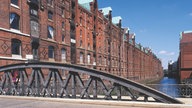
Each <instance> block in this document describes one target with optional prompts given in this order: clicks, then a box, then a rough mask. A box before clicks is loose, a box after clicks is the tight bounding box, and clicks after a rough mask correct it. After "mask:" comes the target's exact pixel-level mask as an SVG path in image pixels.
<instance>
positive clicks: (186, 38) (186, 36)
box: [180, 31, 192, 43]
mask: <svg viewBox="0 0 192 108" xmlns="http://www.w3.org/2000/svg"><path fill="white" fill-rule="evenodd" d="M188 42H192V31H183V32H181V33H180V43H188Z"/></svg>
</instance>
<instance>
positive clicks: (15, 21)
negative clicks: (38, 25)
mask: <svg viewBox="0 0 192 108" xmlns="http://www.w3.org/2000/svg"><path fill="white" fill-rule="evenodd" d="M9 22H10V28H13V29H17V30H19V22H20V16H19V15H18V14H16V13H10V19H9Z"/></svg>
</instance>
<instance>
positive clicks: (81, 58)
mask: <svg viewBox="0 0 192 108" xmlns="http://www.w3.org/2000/svg"><path fill="white" fill-rule="evenodd" d="M83 59H84V58H83V53H82V52H80V63H81V64H83Z"/></svg>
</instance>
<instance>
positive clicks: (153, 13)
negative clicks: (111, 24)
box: [98, 0, 192, 68]
mask: <svg viewBox="0 0 192 108" xmlns="http://www.w3.org/2000/svg"><path fill="white" fill-rule="evenodd" d="M98 5H99V8H103V7H108V6H110V7H111V8H112V15H113V17H114V16H121V17H122V25H123V27H129V28H130V31H131V32H132V33H135V34H136V42H137V43H141V44H142V45H143V46H144V47H150V48H151V49H152V50H153V52H154V53H155V54H156V55H157V56H158V58H160V59H161V61H162V64H163V67H164V68H167V64H168V61H169V60H174V61H176V60H177V58H178V55H179V34H180V32H182V31H187V30H192V0H98Z"/></svg>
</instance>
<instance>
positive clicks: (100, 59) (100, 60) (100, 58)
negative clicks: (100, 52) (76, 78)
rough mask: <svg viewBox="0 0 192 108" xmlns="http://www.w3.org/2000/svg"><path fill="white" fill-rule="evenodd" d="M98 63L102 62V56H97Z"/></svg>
mask: <svg viewBox="0 0 192 108" xmlns="http://www.w3.org/2000/svg"><path fill="white" fill-rule="evenodd" d="M99 64H100V65H101V64H102V57H101V56H99Z"/></svg>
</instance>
